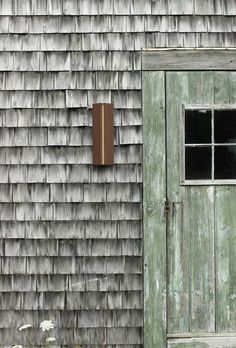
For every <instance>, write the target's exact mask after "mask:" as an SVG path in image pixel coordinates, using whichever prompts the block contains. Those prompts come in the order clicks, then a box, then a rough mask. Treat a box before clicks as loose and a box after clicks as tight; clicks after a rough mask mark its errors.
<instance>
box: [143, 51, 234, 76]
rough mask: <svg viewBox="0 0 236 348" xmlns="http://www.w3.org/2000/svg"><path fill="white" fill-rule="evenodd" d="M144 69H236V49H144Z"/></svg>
mask: <svg viewBox="0 0 236 348" xmlns="http://www.w3.org/2000/svg"><path fill="white" fill-rule="evenodd" d="M142 70H143V71H144V70H166V71H181V70H221V71H225V70H236V49H235V48H194V49H193V48H174V49H167V48H159V49H143V51H142Z"/></svg>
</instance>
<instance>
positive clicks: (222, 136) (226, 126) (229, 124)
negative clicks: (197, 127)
mask: <svg viewBox="0 0 236 348" xmlns="http://www.w3.org/2000/svg"><path fill="white" fill-rule="evenodd" d="M214 120H215V121H214V122H215V126H214V128H215V143H236V110H215V117H214Z"/></svg>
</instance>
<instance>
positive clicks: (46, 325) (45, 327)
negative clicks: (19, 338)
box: [13, 318, 56, 348]
mask: <svg viewBox="0 0 236 348" xmlns="http://www.w3.org/2000/svg"><path fill="white" fill-rule="evenodd" d="M53 320H54V319H53V318H52V319H49V320H43V321H42V322H41V323H40V325H39V328H40V329H41V331H43V333H44V336H43V340H42V341H43V342H42V343H41V345H42V347H47V348H51V347H53V345H54V344H55V342H56V338H55V337H53V336H50V337H45V336H46V335H45V332H47V331H51V330H53V329H54V328H55V324H54V322H53ZM32 327H33V325H31V324H24V325H22V326H21V327H19V331H22V332H25V334H26V336H27V340H28V342H29V344H30V345H31V346H35V345H34V343H33V338H32V336H31V332H30V329H31V328H32ZM47 336H48V335H47ZM13 348H24V346H22V345H19V344H18V345H15V346H13Z"/></svg>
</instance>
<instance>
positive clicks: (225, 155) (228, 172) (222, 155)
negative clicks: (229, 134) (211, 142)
mask: <svg viewBox="0 0 236 348" xmlns="http://www.w3.org/2000/svg"><path fill="white" fill-rule="evenodd" d="M215 179H236V146H234V145H232V146H215Z"/></svg>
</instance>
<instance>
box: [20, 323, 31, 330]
mask: <svg viewBox="0 0 236 348" xmlns="http://www.w3.org/2000/svg"><path fill="white" fill-rule="evenodd" d="M30 327H32V325H30V324H25V325H22V326H21V327H19V331H22V330H26V329H28V328H30Z"/></svg>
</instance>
